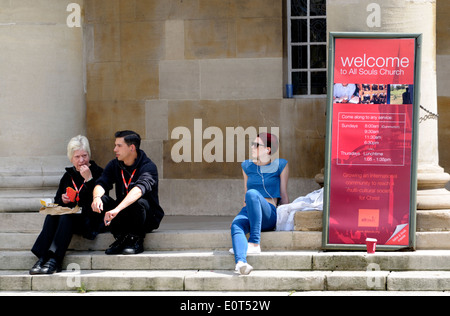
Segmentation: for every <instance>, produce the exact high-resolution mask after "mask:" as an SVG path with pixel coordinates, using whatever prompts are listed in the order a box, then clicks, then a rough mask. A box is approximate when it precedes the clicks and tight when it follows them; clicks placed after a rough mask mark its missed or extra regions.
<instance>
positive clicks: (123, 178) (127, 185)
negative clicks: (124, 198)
mask: <svg viewBox="0 0 450 316" xmlns="http://www.w3.org/2000/svg"><path fill="white" fill-rule="evenodd" d="M136 170H137V169H134V171H133V173H132V174H131V177H130V181H128V184H127V182H126V181H125V176H124V175H123V170H122V180H123V184H124V185H125V189H127V194H128V193H129V192H128V187H129V186H130V183H131V180H133V177H134V174H135V173H136Z"/></svg>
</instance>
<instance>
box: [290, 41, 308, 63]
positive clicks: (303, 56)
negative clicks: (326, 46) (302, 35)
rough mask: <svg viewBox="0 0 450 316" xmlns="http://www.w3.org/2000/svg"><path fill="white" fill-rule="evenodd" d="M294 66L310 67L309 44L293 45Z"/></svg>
mask: <svg viewBox="0 0 450 316" xmlns="http://www.w3.org/2000/svg"><path fill="white" fill-rule="evenodd" d="M292 68H293V69H307V68H308V47H307V46H292Z"/></svg>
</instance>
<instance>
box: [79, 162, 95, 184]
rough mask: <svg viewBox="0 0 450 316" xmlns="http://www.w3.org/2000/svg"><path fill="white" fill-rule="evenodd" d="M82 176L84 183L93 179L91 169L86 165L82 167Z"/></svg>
mask: <svg viewBox="0 0 450 316" xmlns="http://www.w3.org/2000/svg"><path fill="white" fill-rule="evenodd" d="M80 174H81V176H82V177H83V178H84V181H88V180H90V179H91V178H92V172H91V169H89V167H88V166H86V165H84V166H81V167H80Z"/></svg>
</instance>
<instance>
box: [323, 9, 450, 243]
mask: <svg viewBox="0 0 450 316" xmlns="http://www.w3.org/2000/svg"><path fill="white" fill-rule="evenodd" d="M327 11H328V12H329V14H328V30H329V31H330V32H331V31H332V32H392V33H422V34H423V47H422V78H421V101H420V102H421V105H423V106H424V107H426V108H427V109H428V110H429V111H430V112H433V113H437V85H436V0H420V1H419V0H383V1H373V0H361V1H358V3H357V4H355V1H351V0H327ZM427 114H428V113H426V112H425V111H423V110H421V113H420V116H421V117H424V116H426V115H427ZM418 156H419V157H418V165H419V166H418V193H417V204H418V223H417V228H418V231H428V232H430V231H448V230H450V212H447V211H450V192H449V191H447V190H446V189H445V185H446V183H447V182H448V181H450V175H449V174H447V173H445V172H444V170H443V168H441V167H440V166H439V149H438V124H437V120H436V119H435V118H430V119H427V120H423V121H422V122H421V123H420V128H419V153H418ZM422 210H427V212H423V211H422ZM422 237H423V236H422ZM422 237H421V238H418V248H427V249H429V248H435V247H436V246H435V245H426V244H427V242H425V241H424V240H425V239H426V238H422ZM430 240H431V239H430ZM437 247H439V246H437ZM446 247H450V244H448V245H443V244H442V245H441V247H440V248H441V249H442V248H446Z"/></svg>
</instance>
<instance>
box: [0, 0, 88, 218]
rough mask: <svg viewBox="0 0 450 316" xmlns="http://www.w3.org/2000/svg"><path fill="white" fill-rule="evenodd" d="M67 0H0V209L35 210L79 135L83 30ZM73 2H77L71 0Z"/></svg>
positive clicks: (82, 125) (82, 108) (58, 175)
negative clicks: (72, 22)
mask: <svg viewBox="0 0 450 316" xmlns="http://www.w3.org/2000/svg"><path fill="white" fill-rule="evenodd" d="M71 2H72V1H69V0H46V1H26V0H15V1H4V0H1V1H0V42H1V53H0V56H1V58H0V74H1V80H0V120H1V124H0V212H4V211H27V210H32V211H36V210H38V209H39V207H40V203H39V198H43V197H53V196H54V194H55V186H57V184H58V183H59V180H60V178H61V176H62V174H63V172H64V167H65V166H67V165H70V162H69V161H68V159H67V156H66V148H67V143H68V141H69V140H70V139H71V138H72V137H73V136H75V135H78V134H82V133H83V134H84V133H86V120H85V116H86V105H85V98H84V81H83V77H84V68H85V67H84V65H83V32H82V28H81V27H80V28H77V27H75V28H70V27H69V26H68V24H67V18H68V15H69V14H70V13H69V12H68V11H67V6H68V5H69V4H70V3H71ZM78 3H79V4H81V6H82V5H83V1H78Z"/></svg>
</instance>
